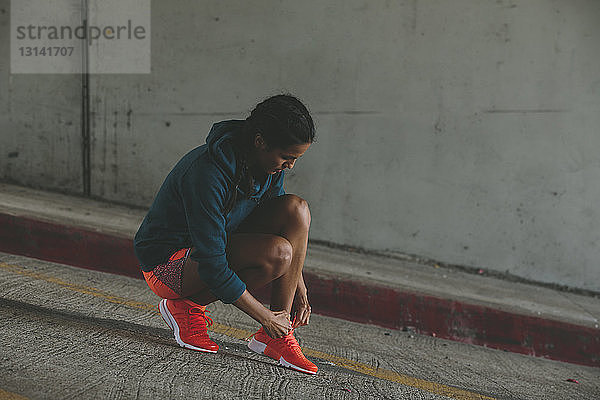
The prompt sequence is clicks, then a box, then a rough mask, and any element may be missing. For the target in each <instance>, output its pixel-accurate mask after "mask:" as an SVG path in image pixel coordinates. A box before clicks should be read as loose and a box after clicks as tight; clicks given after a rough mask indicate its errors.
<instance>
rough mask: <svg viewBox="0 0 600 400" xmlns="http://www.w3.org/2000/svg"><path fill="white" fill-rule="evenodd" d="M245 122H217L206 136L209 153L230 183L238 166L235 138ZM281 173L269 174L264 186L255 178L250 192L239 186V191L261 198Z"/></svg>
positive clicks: (244, 194) (240, 132) (247, 195)
mask: <svg viewBox="0 0 600 400" xmlns="http://www.w3.org/2000/svg"><path fill="white" fill-rule="evenodd" d="M245 123H246V121H245V120H229V121H221V122H217V123H215V124H213V126H212V128H211V129H210V132H209V133H208V136H207V138H206V144H207V146H208V153H209V155H210V156H211V158H212V159H213V160H214V161H215V163H216V164H217V165H218V166H219V168H220V169H221V170H222V171H223V172H224V173H225V175H226V176H227V177H228V178H229V183H230V184H233V181H234V179H235V172H236V168H237V160H236V154H235V151H234V148H233V138H234V136H236V135H239V134H242V131H243V129H244V124H245ZM279 174H282V172H279V173H278V174H277V176H272V175H268V176H267V179H266V180H265V182H264V184H263V185H262V186H261V185H260V184H258V183H257V182H256V181H254V180H253V185H252V187H251V188H250V193H246V192H245V191H244V190H243V189H242V188H241V187H238V193H241V194H242V195H243V196H246V197H250V198H260V197H262V196H263V194H265V192H266V191H267V190H268V189H269V187H270V185H271V182H272V180H273V179H274V178H276V177H278V175H279ZM240 186H241V185H240Z"/></svg>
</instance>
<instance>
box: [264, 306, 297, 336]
mask: <svg viewBox="0 0 600 400" xmlns="http://www.w3.org/2000/svg"><path fill="white" fill-rule="evenodd" d="M262 326H263V329H264V330H265V333H266V334H267V335H269V336H270V337H272V338H273V339H279V338H280V337H282V336H284V335H287V334H288V333H289V331H290V330H292V321H290V314H288V312H287V311H285V310H283V311H271V315H270V317H269V318H268V319H267V321H266V322H265V323H263V324H262Z"/></svg>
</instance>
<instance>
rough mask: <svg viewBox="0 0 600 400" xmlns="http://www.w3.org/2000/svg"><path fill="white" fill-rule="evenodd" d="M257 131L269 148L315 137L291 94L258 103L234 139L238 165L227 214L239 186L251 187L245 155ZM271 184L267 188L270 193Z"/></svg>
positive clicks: (309, 120) (304, 110)
mask: <svg viewBox="0 0 600 400" xmlns="http://www.w3.org/2000/svg"><path fill="white" fill-rule="evenodd" d="M257 133H260V135H261V136H262V137H263V139H264V140H265V143H266V145H267V147H268V148H269V149H273V148H279V149H283V148H285V147H288V146H292V145H295V144H305V143H312V142H313V141H314V140H315V125H314V123H313V120H312V118H311V116H310V113H309V112H308V109H307V108H306V106H304V104H302V102H301V101H300V100H298V99H297V98H296V97H294V96H292V95H290V94H278V95H276V96H271V97H269V98H268V99H266V100H263V101H262V102H260V103H258V105H257V106H256V107H255V108H254V110H252V112H251V113H250V116H248V118H246V125H245V127H244V130H243V132H242V134H241V135H238V136H237V137H236V139H235V142H234V148H235V152H236V157H237V158H238V160H239V165H238V166H237V167H236V173H235V177H234V178H233V181H232V182H231V187H230V195H229V198H228V200H227V202H226V203H225V215H227V214H228V213H229V212H230V211H231V210H232V209H233V206H234V205H235V202H236V200H237V190H238V188H239V187H242V188H243V190H245V191H246V192H247V191H248V190H249V189H250V187H251V186H252V177H251V176H250V174H248V173H247V172H248V166H247V164H246V157H247V151H248V149H249V148H250V147H251V146H253V143H254V137H255V135H256V134H257ZM271 183H272V181H271ZM271 187H272V186H269V188H268V189H267V190H268V191H269V192H270V191H271Z"/></svg>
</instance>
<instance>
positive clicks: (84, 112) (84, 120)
mask: <svg viewBox="0 0 600 400" xmlns="http://www.w3.org/2000/svg"><path fill="white" fill-rule="evenodd" d="M81 16H82V23H83V26H84V27H87V23H88V17H89V16H88V2H87V0H82V1H81ZM86 30H87V28H86ZM81 43H82V44H81V47H82V48H81V138H82V141H81V142H82V144H81V146H82V157H81V159H82V179H83V194H84V195H85V196H91V194H92V190H91V181H92V179H91V175H92V173H91V168H90V154H91V143H90V90H89V89H90V70H89V53H88V50H89V47H88V43H87V40H85V39H84V40H82V41H81Z"/></svg>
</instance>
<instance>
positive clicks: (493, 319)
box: [0, 213, 600, 367]
mask: <svg viewBox="0 0 600 400" xmlns="http://www.w3.org/2000/svg"><path fill="white" fill-rule="evenodd" d="M0 251H3V252H7V253H13V254H20V255H25V256H29V257H35V258H39V259H44V260H49V261H54V262H59V263H63V264H68V265H74V266H78V267H84V268H89V269H94V270H99V271H105V272H111V273H117V274H121V275H127V276H132V277H135V278H142V274H141V272H140V270H139V267H138V262H137V259H136V257H135V255H134V253H133V244H132V241H131V239H127V238H122V237H117V236H112V235H107V234H104V233H99V232H94V231H91V230H86V229H82V228H76V227H71V226H63V225H59V224H55V223H50V222H43V221H38V220H35V219H31V218H26V217H15V216H12V215H7V214H2V213H0ZM304 277H305V280H306V284H307V286H308V287H309V290H310V298H311V305H312V308H313V310H314V312H315V313H317V314H323V315H329V316H333V317H338V318H343V319H346V320H351V321H356V322H362V323H371V324H375V325H379V326H383V327H386V328H391V329H405V328H410V329H414V330H415V331H416V332H418V333H422V334H427V335H435V336H437V337H440V338H445V339H451V340H456V341H460V342H464V343H472V344H477V345H483V346H488V347H492V348H497V349H503V350H508V351H512V352H517V353H522V354H528V355H533V356H538V357H545V358H550V359H554V360H559V361H566V362H571V363H576V364H582V365H589V366H594V367H600V331H598V330H597V329H593V328H588V327H584V326H579V325H574V324H569V323H565V322H560V321H554V320H547V319H543V318H539V317H531V316H526V315H520V314H514V313H510V312H506V311H500V310H496V309H493V308H489V307H484V306H478V305H473V304H467V303H463V302H459V301H454V300H448V299H442V298H437V297H433V296H428V295H424V294H418V293H408V292H403V291H400V290H397V289H394V288H390V287H386V286H383V285H376V284H365V283H361V282H357V281H352V280H348V279H343V278H339V277H335V276H330V275H327V274H316V273H312V272H309V271H307V272H305V276H304ZM258 294H259V297H261V298H262V299H266V298H267V297H266V294H267V291H265V290H262V291H260V292H259V293H258Z"/></svg>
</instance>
